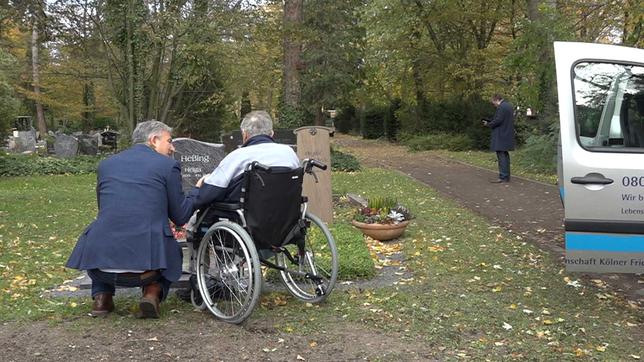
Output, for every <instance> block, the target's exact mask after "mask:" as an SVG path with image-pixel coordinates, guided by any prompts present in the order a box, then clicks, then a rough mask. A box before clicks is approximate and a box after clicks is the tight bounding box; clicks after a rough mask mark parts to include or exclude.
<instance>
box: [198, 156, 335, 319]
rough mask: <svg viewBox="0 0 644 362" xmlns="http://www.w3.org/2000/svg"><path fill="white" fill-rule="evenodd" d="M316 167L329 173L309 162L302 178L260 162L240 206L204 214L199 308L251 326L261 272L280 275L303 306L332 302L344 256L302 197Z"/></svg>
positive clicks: (245, 181)
mask: <svg viewBox="0 0 644 362" xmlns="http://www.w3.org/2000/svg"><path fill="white" fill-rule="evenodd" d="M314 167H316V168H320V169H323V170H324V169H326V166H325V165H323V164H322V163H320V162H318V161H315V160H309V159H307V160H304V161H303V162H302V165H301V167H299V168H298V169H295V170H292V169H286V168H282V167H267V166H264V165H262V164H260V163H258V162H253V163H251V164H250V165H248V167H247V168H246V169H245V172H244V174H243V178H242V184H241V198H240V201H239V203H214V204H212V205H210V206H209V207H208V208H207V209H206V210H204V211H203V212H201V211H200V212H199V213H198V214H197V221H196V223H195V227H194V228H193V231H192V233H189V235H188V238H187V242H188V250H189V253H190V258H189V260H190V264H189V273H190V287H191V293H190V296H191V301H192V303H193V305H194V306H195V307H198V308H200V309H202V310H205V309H207V310H209V311H210V312H211V313H212V314H213V315H214V316H215V317H216V318H217V319H220V320H222V321H225V322H228V323H233V324H240V323H242V322H244V321H245V320H246V319H247V318H248V317H250V315H251V314H252V312H253V309H254V308H255V306H256V305H257V303H258V301H259V299H260V294H261V290H262V283H263V271H262V266H264V267H265V268H264V269H265V270H266V271H269V270H275V271H276V272H274V273H273V274H272V275H273V276H274V277H275V278H279V280H281V282H282V283H283V284H284V286H285V287H286V289H287V290H288V291H289V292H290V294H292V295H293V296H294V297H295V298H297V299H300V300H302V301H304V302H308V303H319V302H322V301H324V300H325V299H326V298H327V297H328V295H329V294H330V293H331V291H332V290H333V288H334V286H335V283H336V279H337V274H338V252H337V249H336V245H335V241H334V239H333V236H332V235H331V232H330V231H329V229H328V228H327V226H326V225H325V224H324V222H322V221H321V220H320V219H319V218H318V217H317V216H315V215H313V214H311V213H310V212H308V211H307V198H306V197H305V196H302V182H303V177H304V175H306V174H309V175H312V176H313V177H315V173H314V171H313V168H314ZM315 178H316V181H317V177H315ZM267 274H268V275H270V273H267ZM275 274H277V276H276V275H275Z"/></svg>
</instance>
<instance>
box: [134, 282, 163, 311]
mask: <svg viewBox="0 0 644 362" xmlns="http://www.w3.org/2000/svg"><path fill="white" fill-rule="evenodd" d="M160 299H161V284H159V283H157V282H153V283H151V284H149V285H147V286H145V287H143V297H141V300H140V301H139V317H140V318H159V300H160Z"/></svg>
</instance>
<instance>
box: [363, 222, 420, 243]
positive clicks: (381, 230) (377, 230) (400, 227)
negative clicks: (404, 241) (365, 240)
mask: <svg viewBox="0 0 644 362" xmlns="http://www.w3.org/2000/svg"><path fill="white" fill-rule="evenodd" d="M351 223H352V224H353V226H355V227H356V228H358V229H360V231H362V233H363V234H365V235H367V236H369V237H370V238H372V239H376V240H380V241H385V240H391V239H395V238H397V237H399V236H400V235H402V234H403V232H405V228H406V227H407V225H409V221H403V222H401V223H398V224H365V223H363V222H359V221H355V220H353V221H351Z"/></svg>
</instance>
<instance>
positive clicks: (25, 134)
mask: <svg viewBox="0 0 644 362" xmlns="http://www.w3.org/2000/svg"><path fill="white" fill-rule="evenodd" d="M14 133H15V134H16V135H15V136H14V137H13V143H12V144H10V148H11V149H10V150H11V151H12V152H16V153H25V152H35V151H36V131H35V130H33V129H32V130H31V131H16V132H14Z"/></svg>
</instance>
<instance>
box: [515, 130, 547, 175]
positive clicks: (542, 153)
mask: <svg viewBox="0 0 644 362" xmlns="http://www.w3.org/2000/svg"><path fill="white" fill-rule="evenodd" d="M515 159H516V162H517V164H519V165H521V166H523V167H524V168H526V169H528V170H531V171H533V172H543V173H555V172H556V171H557V136H556V135H555V134H554V133H549V134H546V135H531V136H528V139H527V140H526V142H525V145H524V146H523V147H521V149H520V150H518V151H517V157H515Z"/></svg>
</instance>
